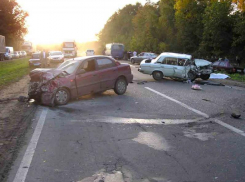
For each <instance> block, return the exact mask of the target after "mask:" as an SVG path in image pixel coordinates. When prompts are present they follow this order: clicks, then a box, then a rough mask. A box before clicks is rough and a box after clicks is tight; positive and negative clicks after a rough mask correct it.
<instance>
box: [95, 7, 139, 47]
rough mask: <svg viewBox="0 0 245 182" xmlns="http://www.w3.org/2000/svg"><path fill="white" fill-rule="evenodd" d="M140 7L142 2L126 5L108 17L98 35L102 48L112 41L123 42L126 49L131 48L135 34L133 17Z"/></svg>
mask: <svg viewBox="0 0 245 182" xmlns="http://www.w3.org/2000/svg"><path fill="white" fill-rule="evenodd" d="M140 8H142V5H141V4H140V3H136V4H135V5H131V4H129V5H126V6H125V7H124V8H122V9H120V10H119V11H118V12H115V13H114V14H113V15H112V16H111V17H110V18H109V19H108V21H107V23H106V24H105V26H104V28H103V29H102V30H101V31H100V33H99V35H98V37H99V41H100V44H101V46H102V49H103V48H104V46H105V44H107V43H112V42H119V43H123V44H124V45H125V47H126V49H130V44H131V39H132V37H133V34H134V29H133V23H132V19H133V18H134V16H135V15H136V14H137V12H138V10H139V9H140Z"/></svg>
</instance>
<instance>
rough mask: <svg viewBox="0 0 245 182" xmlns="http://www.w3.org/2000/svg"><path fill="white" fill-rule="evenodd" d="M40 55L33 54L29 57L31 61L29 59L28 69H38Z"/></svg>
mask: <svg viewBox="0 0 245 182" xmlns="http://www.w3.org/2000/svg"><path fill="white" fill-rule="evenodd" d="M40 57H41V54H40V53H39V52H38V53H33V54H32V56H31V59H29V66H30V67H39V66H41V64H42V63H41V59H40Z"/></svg>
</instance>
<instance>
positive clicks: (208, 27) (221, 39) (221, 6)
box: [200, 0, 232, 56]
mask: <svg viewBox="0 0 245 182" xmlns="http://www.w3.org/2000/svg"><path fill="white" fill-rule="evenodd" d="M231 12H232V6H231V1H230V0H227V1H220V2H219V1H214V2H211V3H210V4H209V5H208V7H207V8H206V10H205V13H204V15H203V24H204V32H203V39H202V43H201V46H200V51H201V52H202V53H203V54H205V55H209V56H211V55H215V56H227V55H226V54H227V53H228V52H229V51H230V48H231V44H232V18H231Z"/></svg>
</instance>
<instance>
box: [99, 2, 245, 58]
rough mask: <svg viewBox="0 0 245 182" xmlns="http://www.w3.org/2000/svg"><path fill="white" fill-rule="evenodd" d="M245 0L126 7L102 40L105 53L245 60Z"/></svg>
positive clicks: (111, 21)
mask: <svg viewBox="0 0 245 182" xmlns="http://www.w3.org/2000/svg"><path fill="white" fill-rule="evenodd" d="M244 12H245V1H244V0H160V1H158V2H157V3H152V2H150V1H147V3H146V4H144V5H142V4H140V3H136V4H134V5H132V4H128V5H126V6H125V7H124V8H122V9H120V10H118V11H117V12H115V13H114V14H113V15H112V16H111V17H110V18H109V19H108V21H107V23H106V24H105V26H104V28H103V29H102V30H101V31H100V33H99V34H98V38H99V42H100V44H101V47H104V46H105V44H106V43H111V42H120V43H123V44H124V45H125V48H126V50H127V51H129V50H130V51H134V50H136V51H137V52H141V51H151V52H155V53H161V52H168V51H169V52H179V53H187V54H192V55H193V56H194V57H199V58H207V59H209V60H211V59H213V60H215V59H217V58H219V57H228V58H229V59H234V58H235V57H236V56H239V57H240V59H242V58H244V55H245V51H244V49H245V18H244V16H245V13H244Z"/></svg>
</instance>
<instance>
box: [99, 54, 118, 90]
mask: <svg viewBox="0 0 245 182" xmlns="http://www.w3.org/2000/svg"><path fill="white" fill-rule="evenodd" d="M96 62H97V65H98V69H99V73H98V77H99V79H100V89H101V90H108V89H111V88H114V85H115V81H116V79H117V78H118V69H117V65H116V63H115V61H114V60H111V59H109V58H97V60H96Z"/></svg>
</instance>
